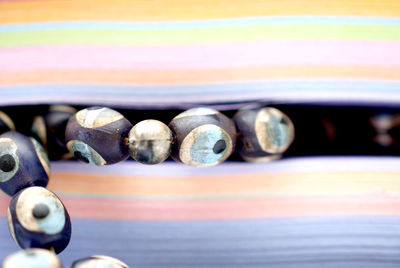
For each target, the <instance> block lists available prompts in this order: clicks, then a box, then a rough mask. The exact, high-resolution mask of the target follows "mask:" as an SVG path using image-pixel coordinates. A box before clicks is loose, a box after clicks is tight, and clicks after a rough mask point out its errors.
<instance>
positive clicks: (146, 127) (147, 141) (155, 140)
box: [129, 119, 172, 165]
mask: <svg viewBox="0 0 400 268" xmlns="http://www.w3.org/2000/svg"><path fill="white" fill-rule="evenodd" d="M171 142H172V133H171V130H170V129H169V128H168V126H167V125H165V124H164V123H163V122H160V121H157V120H152V119H150V120H144V121H141V122H139V123H137V124H136V125H135V126H134V127H133V128H132V129H131V131H130V132H129V153H130V155H131V157H132V158H133V159H135V160H136V161H138V162H140V163H143V164H150V165H152V164H158V163H161V162H163V161H164V160H165V159H167V158H168V156H169V154H170V152H171Z"/></svg>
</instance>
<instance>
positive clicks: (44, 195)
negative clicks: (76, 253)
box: [7, 186, 71, 253]
mask: <svg viewBox="0 0 400 268" xmlns="http://www.w3.org/2000/svg"><path fill="white" fill-rule="evenodd" d="M7 216H8V226H9V229H10V232H11V235H12V237H13V238H14V240H15V242H16V243H17V244H18V245H19V246H20V247H21V248H45V249H53V250H54V251H55V252H56V253H60V252H61V251H63V250H64V249H65V248H66V247H67V245H68V243H69V240H70V237H71V220H70V218H69V215H68V212H67V210H66V209H65V207H64V205H63V204H62V202H61V201H60V199H58V197H57V196H56V195H55V194H54V193H52V192H50V191H49V190H47V189H46V188H43V187H37V186H34V187H29V188H26V189H24V190H22V191H20V192H19V193H18V194H16V195H14V196H13V198H12V199H11V201H10V205H9V207H8V213H7Z"/></svg>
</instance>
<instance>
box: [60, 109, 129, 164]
mask: <svg viewBox="0 0 400 268" xmlns="http://www.w3.org/2000/svg"><path fill="white" fill-rule="evenodd" d="M131 128H132V124H131V123H130V122H129V121H128V120H127V119H126V118H125V117H123V116H122V115H121V114H120V113H119V112H117V111H114V110H112V109H110V108H102V107H91V108H87V109H84V110H81V111H79V112H78V113H76V114H75V115H74V116H72V117H71V118H70V119H69V121H68V124H67V128H66V130H65V138H66V141H67V147H68V149H69V151H70V152H71V153H73V154H75V152H77V151H78V152H79V154H77V155H76V156H77V158H78V159H80V160H83V161H84V162H86V163H91V164H95V165H98V166H102V165H109V164H114V163H117V162H120V161H123V160H125V159H126V158H128V156H129V152H128V133H129V131H130V129H131Z"/></svg>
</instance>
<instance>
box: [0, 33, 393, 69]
mask: <svg viewBox="0 0 400 268" xmlns="http://www.w3.org/2000/svg"><path fill="white" fill-rule="evenodd" d="M398 51H400V42H379V41H375V42H374V41H364V42H360V41H325V40H315V41H281V40H273V41H268V42H266V41H264V42H255V43H252V42H246V43H235V44H226V45H224V44H214V45H192V46H183V45H182V46H118V47H115V46H91V47H88V46H43V47H21V48H6V49H2V50H0V58H1V59H2V61H1V62H0V71H16V70H30V69H36V70H44V69H53V70H63V69H83V70H84V69H102V70H111V69H114V70H115V69H116V70H160V69H167V70H168V69H186V68H188V69H204V68H227V67H247V66H260V65H261V66H271V65H286V64H293V65H306V64H309V65H362V64H365V65H384V66H399V64H400V53H397V52H398ZM66 55H68V56H66ZM204 59H207V60H204Z"/></svg>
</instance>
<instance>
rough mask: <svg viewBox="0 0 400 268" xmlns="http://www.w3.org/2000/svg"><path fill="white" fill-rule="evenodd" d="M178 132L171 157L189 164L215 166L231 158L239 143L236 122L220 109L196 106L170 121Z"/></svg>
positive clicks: (174, 133) (176, 132)
mask: <svg viewBox="0 0 400 268" xmlns="http://www.w3.org/2000/svg"><path fill="white" fill-rule="evenodd" d="M169 127H170V129H171V131H172V133H173V135H174V143H173V145H172V152H171V156H172V158H173V159H174V160H176V161H179V162H182V163H184V164H186V165H189V166H194V167H205V166H214V165H217V164H219V163H220V162H222V161H224V160H225V159H227V158H228V157H229V156H230V155H231V153H232V151H233V149H234V148H235V143H236V130H235V125H234V123H233V121H232V120H231V119H229V118H228V117H226V116H225V115H223V114H221V113H220V112H218V111H217V110H214V109H210V108H194V109H190V110H187V111H185V112H183V113H181V114H179V115H178V116H176V117H175V118H174V119H172V121H171V123H169Z"/></svg>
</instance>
